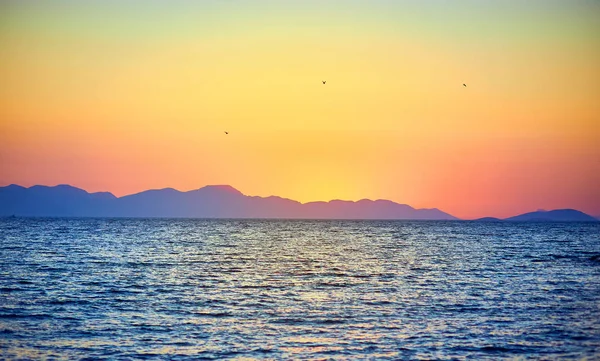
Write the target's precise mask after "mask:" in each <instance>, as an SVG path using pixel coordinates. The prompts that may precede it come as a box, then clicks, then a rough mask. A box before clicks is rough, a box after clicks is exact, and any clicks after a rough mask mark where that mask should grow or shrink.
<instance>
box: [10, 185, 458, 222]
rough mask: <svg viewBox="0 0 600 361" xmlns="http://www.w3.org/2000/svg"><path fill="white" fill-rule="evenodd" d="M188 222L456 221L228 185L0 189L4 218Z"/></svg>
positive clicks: (399, 207) (438, 214)
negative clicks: (117, 191)
mask: <svg viewBox="0 0 600 361" xmlns="http://www.w3.org/2000/svg"><path fill="white" fill-rule="evenodd" d="M11 215H20V216H49V217H53V216H67V217H72V216H75V217H79V216H80V217H169V218H170V217H174V218H179V217H186V218H299V219H311V218H315V219H431V220H434V219H439V220H456V219H458V218H456V217H454V216H452V215H450V214H448V213H446V212H443V211H441V210H439V209H437V208H428V209H415V208H413V207H411V206H409V205H407V204H400V203H396V202H392V201H389V200H384V199H377V200H370V199H361V200H359V201H346V200H339V199H334V200H330V201H316V202H307V203H301V202H298V201H295V200H292V199H288V198H283V197H279V196H268V197H260V196H247V195H245V194H243V193H242V192H240V191H239V190H237V189H236V188H234V187H232V186H230V185H207V186H205V187H202V188H198V189H194V190H190V191H179V190H177V189H174V188H162V189H148V190H145V191H141V192H138V193H134V194H129V195H125V196H122V197H116V196H115V195H113V194H112V193H110V192H96V193H89V192H87V191H85V190H83V189H80V188H77V187H74V186H70V185H65V184H60V185H57V186H39V185H36V186H32V187H29V188H26V187H22V186H19V185H9V186H6V187H0V216H11Z"/></svg>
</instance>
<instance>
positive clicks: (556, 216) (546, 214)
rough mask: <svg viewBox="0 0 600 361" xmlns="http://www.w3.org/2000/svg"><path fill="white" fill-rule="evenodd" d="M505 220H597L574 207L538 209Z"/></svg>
mask: <svg viewBox="0 0 600 361" xmlns="http://www.w3.org/2000/svg"><path fill="white" fill-rule="evenodd" d="M506 220H507V221H528V222H531V221H535V222H545V221H550V222H598V219H596V218H594V217H592V216H590V215H588V214H585V213H583V212H580V211H578V210H576V209H555V210H553V211H544V210H539V211H536V212H529V213H524V214H521V215H518V216H514V217H510V218H506Z"/></svg>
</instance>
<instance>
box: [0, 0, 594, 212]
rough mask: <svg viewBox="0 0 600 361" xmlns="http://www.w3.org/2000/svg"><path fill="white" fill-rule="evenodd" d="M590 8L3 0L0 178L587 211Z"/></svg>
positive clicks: (478, 0) (96, 187)
mask: <svg viewBox="0 0 600 361" xmlns="http://www.w3.org/2000/svg"><path fill="white" fill-rule="evenodd" d="M598 19H600V2H598V1H592V0H588V1H583V0H572V1H555V0H543V1H542V0H531V1H527V2H524V1H517V0H514V1H513V0H504V1H484V0H470V1H467V0H463V1H458V0H457V1H441V0H429V1H417V0H414V1H409V0H404V1H403V0H373V1H368V2H367V1H358V0H347V1H333V0H329V1H328V0H318V1H317V0H305V1H291V0H290V1H285V2H284V1H244V0H222V1H211V0H205V1H198V2H193V1H181V0H175V1H168V2H167V1H161V2H159V1H153V0H150V1H116V0H107V1H87V2H82V1H27V2H24V1H2V2H1V3H0V186H4V185H8V184H13V183H14V184H20V185H23V186H32V185H35V184H43V185H56V184H71V185H73V186H77V187H80V188H83V189H85V190H87V191H89V192H96V191H110V192H112V193H113V194H115V195H117V196H122V195H127V194H132V193H136V192H140V191H143V190H146V189H157V188H166V187H172V188H176V189H179V190H182V191H186V190H192V189H197V188H201V187H203V186H205V185H209V184H229V185H232V186H234V187H235V188H237V189H239V190H240V191H241V192H243V193H244V194H247V195H258V196H269V195H278V196H282V197H286V198H291V199H295V200H298V201H301V202H308V201H314V200H325V201H327V200H331V199H344V200H360V199H363V198H369V199H389V200H392V201H395V202H398V203H405V204H409V205H411V206H413V207H416V208H433V207H436V208H440V209H442V210H444V211H446V212H449V213H451V214H453V215H455V216H458V217H461V218H476V217H481V216H497V217H505V216H511V215H515V214H517V213H523V212H528V211H534V210H537V209H556V208H576V209H579V210H581V211H584V212H586V213H590V214H593V215H600V101H599V99H600V66H598V64H600V21H599V20H598ZM322 80H326V81H327V83H326V84H325V85H324V84H322ZM463 83H464V84H466V85H467V86H466V87H464V86H463ZM225 131H228V132H229V134H228V135H226V134H225V133H224V132H225Z"/></svg>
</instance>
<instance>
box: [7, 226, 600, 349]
mask: <svg viewBox="0 0 600 361" xmlns="http://www.w3.org/2000/svg"><path fill="white" fill-rule="evenodd" d="M0 242H1V243H0V262H1V263H0V264H1V267H0V356H1V357H0V358H8V359H13V358H23V359H40V358H57V359H61V358H64V359H73V358H79V357H84V356H91V357H108V358H125V359H126V358H140V357H142V358H157V359H189V358H213V359H223V358H236V359H248V360H250V359H282V358H283V359H302V358H307V359H313V358H317V359H318V358H321V359H323V358H324V359H348V358H371V359H398V358H408V359H432V358H435V359H457V358H458V359H460V358H474V359H481V358H493V359H498V358H503V357H506V358H514V357H534V358H554V357H558V356H564V357H567V358H580V357H586V356H587V357H592V358H593V357H598V354H599V353H600V277H599V276H600V264H599V263H598V262H597V261H592V260H591V259H590V257H591V256H593V255H596V254H600V226H599V225H597V224H585V223H581V224H560V223H552V224H548V223H546V224H514V223H479V222H478V223H474V222H387V221H381V222H376V221H364V222H362V221H261V220H221V221H219V220H127V219H123V220H118V219H54V220H50V219H5V220H0Z"/></svg>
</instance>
